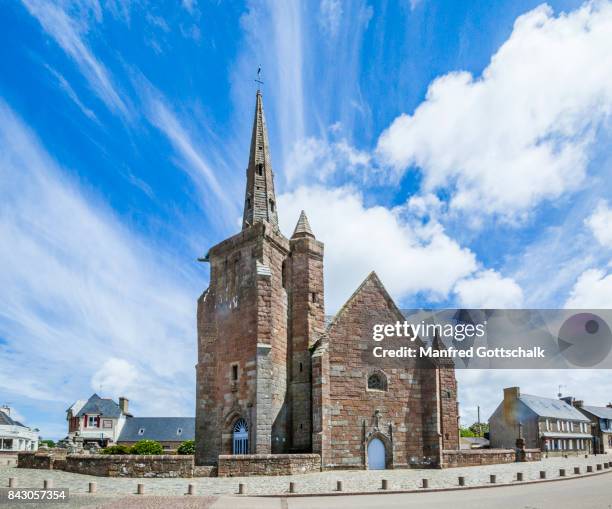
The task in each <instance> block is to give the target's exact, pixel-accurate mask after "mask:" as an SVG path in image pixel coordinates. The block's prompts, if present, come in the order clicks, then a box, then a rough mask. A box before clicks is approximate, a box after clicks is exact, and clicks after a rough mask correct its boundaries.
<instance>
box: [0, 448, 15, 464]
mask: <svg viewBox="0 0 612 509" xmlns="http://www.w3.org/2000/svg"><path fill="white" fill-rule="evenodd" d="M15 466H17V451H0V467H15Z"/></svg>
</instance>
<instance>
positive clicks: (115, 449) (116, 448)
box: [102, 445, 130, 454]
mask: <svg viewBox="0 0 612 509" xmlns="http://www.w3.org/2000/svg"><path fill="white" fill-rule="evenodd" d="M102 454H130V448H129V447H128V446H127V445H111V446H109V447H107V448H105V449H102Z"/></svg>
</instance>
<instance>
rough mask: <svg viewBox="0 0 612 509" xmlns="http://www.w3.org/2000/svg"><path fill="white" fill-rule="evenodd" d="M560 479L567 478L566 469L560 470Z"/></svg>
mask: <svg viewBox="0 0 612 509" xmlns="http://www.w3.org/2000/svg"><path fill="white" fill-rule="evenodd" d="M559 477H565V469H564V468H560V469H559Z"/></svg>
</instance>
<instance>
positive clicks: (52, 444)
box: [39, 440, 55, 449]
mask: <svg viewBox="0 0 612 509" xmlns="http://www.w3.org/2000/svg"><path fill="white" fill-rule="evenodd" d="M39 444H40V445H43V444H44V445H46V446H47V447H48V448H49V449H53V448H54V447H55V442H54V441H53V440H41V441H40V442H39Z"/></svg>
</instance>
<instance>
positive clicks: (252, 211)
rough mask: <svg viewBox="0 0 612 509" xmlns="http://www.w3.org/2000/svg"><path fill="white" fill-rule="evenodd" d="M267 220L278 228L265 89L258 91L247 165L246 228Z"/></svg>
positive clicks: (244, 216)
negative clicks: (263, 95) (262, 92)
mask: <svg viewBox="0 0 612 509" xmlns="http://www.w3.org/2000/svg"><path fill="white" fill-rule="evenodd" d="M264 221H265V222H268V223H270V224H271V225H272V226H274V227H275V228H278V215H277V212H276V195H275V194H274V173H273V172H272V161H271V160H270V146H269V142H268V129H267V128H266V117H265V115H264V110H263V100H262V97H261V92H260V91H259V90H258V91H257V95H256V99H255V118H254V119H253V134H252V135H251V150H250V153H249V166H248V168H247V185H246V193H245V197H244V215H243V220H242V229H243V230H244V229H245V228H248V227H249V226H251V225H253V224H254V223H257V222H264Z"/></svg>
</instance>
